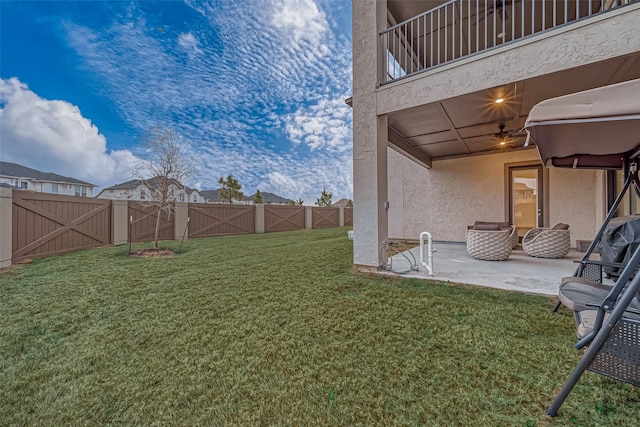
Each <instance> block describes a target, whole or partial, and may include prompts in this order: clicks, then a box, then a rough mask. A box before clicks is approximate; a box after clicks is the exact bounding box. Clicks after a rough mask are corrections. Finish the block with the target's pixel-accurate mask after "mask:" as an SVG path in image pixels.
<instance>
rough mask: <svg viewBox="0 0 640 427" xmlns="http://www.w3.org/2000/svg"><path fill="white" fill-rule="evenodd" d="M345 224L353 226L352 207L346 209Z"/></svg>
mask: <svg viewBox="0 0 640 427" xmlns="http://www.w3.org/2000/svg"><path fill="white" fill-rule="evenodd" d="M344 225H349V226H352V227H353V209H352V208H345V209H344Z"/></svg>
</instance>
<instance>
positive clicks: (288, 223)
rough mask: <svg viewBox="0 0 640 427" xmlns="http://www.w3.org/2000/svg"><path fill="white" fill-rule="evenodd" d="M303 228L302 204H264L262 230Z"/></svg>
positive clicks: (268, 231) (267, 231)
mask: <svg viewBox="0 0 640 427" xmlns="http://www.w3.org/2000/svg"><path fill="white" fill-rule="evenodd" d="M291 230H304V206H278V205H264V231H265V232H266V233H270V232H272V231H291Z"/></svg>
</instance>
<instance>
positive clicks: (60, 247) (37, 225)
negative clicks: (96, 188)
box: [11, 191, 111, 262]
mask: <svg viewBox="0 0 640 427" xmlns="http://www.w3.org/2000/svg"><path fill="white" fill-rule="evenodd" d="M11 217H12V225H11V229H12V230H11V233H12V236H11V242H12V257H11V258H12V260H13V262H16V261H20V260H24V259H26V258H41V257H45V256H49V255H55V254H61V253H65V252H70V251H72V250H77V249H84V248H91V247H95V246H103V245H108V244H110V243H111V200H103V199H94V198H86V197H73V196H60V195H54V194H43V193H34V192H31V191H13V197H12V213H11Z"/></svg>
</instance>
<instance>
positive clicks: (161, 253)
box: [129, 248, 174, 258]
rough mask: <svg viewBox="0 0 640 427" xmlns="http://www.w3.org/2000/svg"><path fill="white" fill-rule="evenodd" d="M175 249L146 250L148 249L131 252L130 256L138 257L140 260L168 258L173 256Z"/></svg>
mask: <svg viewBox="0 0 640 427" xmlns="http://www.w3.org/2000/svg"><path fill="white" fill-rule="evenodd" d="M173 254H174V251H173V249H166V248H146V249H135V250H133V251H131V253H130V254H129V255H131V256H134V257H138V258H167V257H170V256H173Z"/></svg>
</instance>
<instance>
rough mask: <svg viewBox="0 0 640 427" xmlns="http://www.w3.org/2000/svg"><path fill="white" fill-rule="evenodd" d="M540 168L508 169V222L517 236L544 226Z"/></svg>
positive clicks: (522, 167) (519, 167) (516, 167)
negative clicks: (514, 228) (516, 232)
mask: <svg viewBox="0 0 640 427" xmlns="http://www.w3.org/2000/svg"><path fill="white" fill-rule="evenodd" d="M543 188H544V187H543V185H542V166H513V167H510V168H509V221H510V222H511V224H513V225H514V226H515V227H516V230H517V231H518V236H520V237H522V236H524V235H525V234H526V233H527V231H529V230H531V229H532V228H535V227H541V226H542V225H543V224H544V217H543V215H544V209H543V205H542V204H543V200H544V197H543V195H542V189H543Z"/></svg>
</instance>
